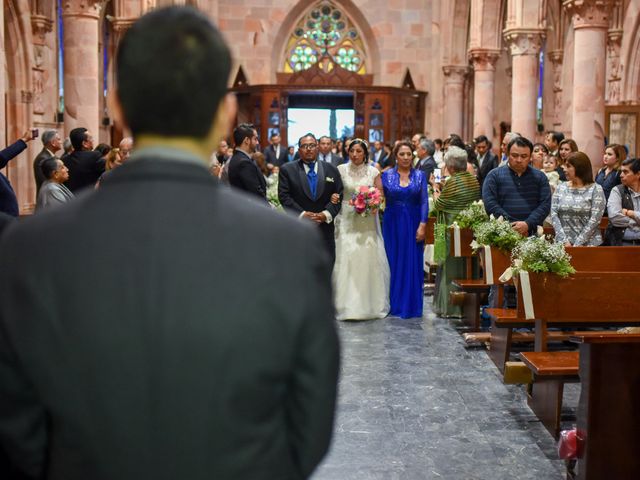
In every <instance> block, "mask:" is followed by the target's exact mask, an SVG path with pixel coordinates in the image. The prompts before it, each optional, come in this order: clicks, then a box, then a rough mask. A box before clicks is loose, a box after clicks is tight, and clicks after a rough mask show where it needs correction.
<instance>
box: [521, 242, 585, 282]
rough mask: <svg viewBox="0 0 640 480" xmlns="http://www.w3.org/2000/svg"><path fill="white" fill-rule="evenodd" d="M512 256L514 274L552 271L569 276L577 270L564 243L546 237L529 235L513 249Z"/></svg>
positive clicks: (562, 275)
mask: <svg viewBox="0 0 640 480" xmlns="http://www.w3.org/2000/svg"><path fill="white" fill-rule="evenodd" d="M511 258H512V263H513V271H514V274H517V273H518V272H519V271H527V272H550V273H555V274H556V275H560V276H561V277H568V276H569V275H571V274H572V273H575V271H576V270H575V268H573V266H572V265H571V256H570V255H569V254H568V253H567V251H566V250H565V248H564V245H563V244H562V243H555V242H551V241H550V240H548V239H546V238H545V237H529V238H527V239H526V240H524V241H522V242H520V243H519V244H518V245H517V246H516V247H515V248H514V249H513V252H512V254H511Z"/></svg>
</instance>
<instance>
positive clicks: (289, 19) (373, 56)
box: [271, 0, 380, 82]
mask: <svg viewBox="0 0 640 480" xmlns="http://www.w3.org/2000/svg"><path fill="white" fill-rule="evenodd" d="M331 1H332V2H333V3H334V4H335V5H336V6H339V7H340V8H342V9H343V10H344V12H345V13H346V14H347V15H348V16H349V18H351V20H352V21H353V23H354V24H355V25H356V27H357V28H358V30H359V31H360V34H361V36H362V39H363V42H364V46H365V49H366V54H367V60H368V62H369V65H370V66H371V68H370V71H369V72H368V73H371V74H372V75H374V78H375V77H376V76H378V75H379V74H380V51H379V49H378V43H377V41H376V38H375V34H374V33H373V30H372V29H371V26H370V25H369V22H368V21H367V20H366V18H365V17H364V15H363V13H362V12H361V11H360V9H359V8H358V7H357V6H356V5H355V4H354V3H353V0H331ZM314 3H315V1H314V2H309V1H308V0H300V1H298V3H296V4H295V5H294V6H293V8H291V10H289V13H288V14H287V16H286V18H285V19H284V21H283V22H282V25H281V26H280V29H279V30H278V33H277V34H276V36H275V38H274V42H273V50H272V54H271V62H272V65H276V68H274V69H273V72H272V79H271V81H272V82H275V81H276V74H277V72H278V71H279V70H280V68H281V67H280V66H281V65H282V64H283V62H284V60H285V55H286V52H285V46H286V44H287V41H288V40H289V37H290V35H291V32H292V31H293V28H294V27H295V26H296V24H297V23H298V22H299V21H300V19H301V18H302V17H303V16H304V15H305V14H306V13H307V12H308V10H309V9H310V7H311V6H312V5H313V4H314Z"/></svg>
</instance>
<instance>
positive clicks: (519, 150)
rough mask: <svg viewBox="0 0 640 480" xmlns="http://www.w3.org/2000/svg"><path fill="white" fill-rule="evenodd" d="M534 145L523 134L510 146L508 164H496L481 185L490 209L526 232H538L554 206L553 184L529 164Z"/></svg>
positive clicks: (528, 233)
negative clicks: (497, 165)
mask: <svg viewBox="0 0 640 480" xmlns="http://www.w3.org/2000/svg"><path fill="white" fill-rule="evenodd" d="M532 151H533V145H532V144H531V142H530V141H529V140H528V139H526V138H524V137H515V138H512V139H511V141H510V142H509V145H508V146H507V155H508V157H509V158H508V164H507V166H506V168H494V169H493V170H491V172H489V174H488V175H487V178H486V179H485V181H484V184H483V185H482V200H483V201H484V206H485V208H486V210H487V213H489V214H493V216H494V217H500V216H502V217H504V218H505V219H506V220H509V221H510V222H511V225H512V226H513V229H514V230H516V231H517V232H518V233H520V234H521V235H523V236H528V235H532V234H533V233H535V231H536V229H537V226H538V225H542V223H543V222H544V219H545V218H547V216H548V215H549V210H550V209H551V188H550V187H549V180H547V177H546V175H545V174H544V173H543V172H541V171H540V170H536V169H535V168H533V167H531V165H529V162H530V160H531V152H532Z"/></svg>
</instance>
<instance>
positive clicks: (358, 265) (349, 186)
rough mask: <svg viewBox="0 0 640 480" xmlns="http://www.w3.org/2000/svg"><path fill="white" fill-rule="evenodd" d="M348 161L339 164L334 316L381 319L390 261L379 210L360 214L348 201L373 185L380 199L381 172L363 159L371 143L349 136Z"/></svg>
mask: <svg viewBox="0 0 640 480" xmlns="http://www.w3.org/2000/svg"><path fill="white" fill-rule="evenodd" d="M347 153H348V155H349V161H348V162H347V163H343V164H342V165H338V171H339V172H340V176H341V177H342V184H343V185H344V192H343V200H342V209H341V210H340V215H338V217H336V226H335V228H336V230H335V238H336V263H335V266H334V268H333V285H334V298H335V308H336V318H337V319H338V320H366V319H372V318H384V317H386V316H387V314H388V313H389V263H388V262H387V257H386V255H385V251H384V243H383V240H382V233H381V231H380V221H379V218H378V212H377V211H376V212H369V213H368V214H366V215H362V214H359V213H357V212H356V211H355V207H354V206H353V205H350V204H349V201H350V200H351V199H352V197H354V196H355V195H357V194H358V192H360V190H361V189H366V190H369V191H371V189H372V188H373V189H375V190H374V192H377V194H378V195H380V198H382V196H381V195H382V194H381V190H382V185H381V183H380V172H378V169H377V168H376V167H374V166H372V165H369V164H368V163H367V158H368V157H369V155H368V154H369V146H368V145H367V143H366V142H365V141H364V140H361V139H359V138H356V139H354V140H351V142H350V143H349V147H348V149H347Z"/></svg>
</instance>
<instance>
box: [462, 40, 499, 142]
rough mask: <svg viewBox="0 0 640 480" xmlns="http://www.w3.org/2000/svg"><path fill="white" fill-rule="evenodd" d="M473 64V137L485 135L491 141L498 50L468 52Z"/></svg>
mask: <svg viewBox="0 0 640 480" xmlns="http://www.w3.org/2000/svg"><path fill="white" fill-rule="evenodd" d="M469 55H470V57H471V61H472V63H473V136H474V138H475V137H477V136H478V135H486V136H487V138H489V140H491V141H493V105H494V87H495V85H494V83H495V73H496V61H497V60H498V58H499V57H500V51H499V50H486V49H475V50H471V51H470V52H469Z"/></svg>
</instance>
